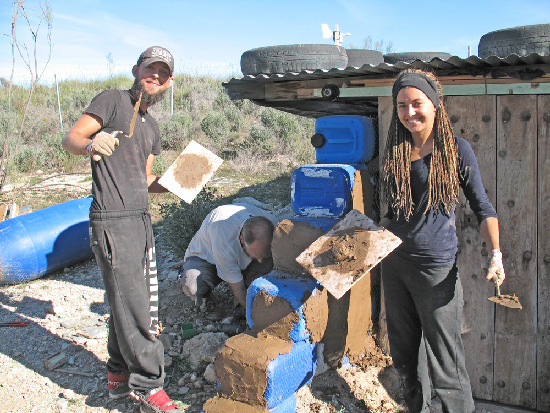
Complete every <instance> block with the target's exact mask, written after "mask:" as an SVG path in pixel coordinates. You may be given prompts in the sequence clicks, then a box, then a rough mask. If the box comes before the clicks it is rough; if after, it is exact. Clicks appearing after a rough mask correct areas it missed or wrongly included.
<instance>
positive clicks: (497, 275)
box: [486, 250, 506, 287]
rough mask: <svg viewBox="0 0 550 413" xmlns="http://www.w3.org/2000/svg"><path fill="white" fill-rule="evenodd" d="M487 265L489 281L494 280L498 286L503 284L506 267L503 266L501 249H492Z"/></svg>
mask: <svg viewBox="0 0 550 413" xmlns="http://www.w3.org/2000/svg"><path fill="white" fill-rule="evenodd" d="M487 264H488V266H487V276H486V278H487V281H492V282H494V283H495V285H497V286H499V287H500V286H501V285H502V282H503V281H504V278H506V275H504V267H503V266H502V253H501V252H500V250H492V251H491V255H490V256H489V260H488V263H487Z"/></svg>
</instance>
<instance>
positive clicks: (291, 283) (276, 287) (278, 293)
mask: <svg viewBox="0 0 550 413" xmlns="http://www.w3.org/2000/svg"><path fill="white" fill-rule="evenodd" d="M320 289H322V286H321V284H320V283H319V282H318V281H316V280H315V279H314V278H311V277H295V276H293V275H289V274H286V273H284V272H279V271H271V272H270V273H269V274H267V275H264V276H263V277H259V278H257V279H255V280H254V281H253V282H252V284H250V287H248V290H247V294H246V322H247V324H248V326H249V327H250V328H253V327H254V321H253V320H252V307H253V304H254V299H255V298H256V296H257V295H258V294H259V293H264V294H266V295H269V296H271V297H281V298H284V299H285V300H286V301H288V302H289V304H290V306H291V307H292V309H293V310H296V312H297V313H298V321H297V322H296V323H295V324H294V326H293V327H292V330H291V331H290V333H289V335H288V338H290V339H291V340H292V341H294V342H298V341H303V340H308V339H309V337H310V333H309V331H308V329H307V326H306V320H305V318H304V310H303V307H302V306H303V302H302V300H303V298H304V296H305V295H306V293H308V294H310V295H315V294H317V293H318V291H319V290H320Z"/></svg>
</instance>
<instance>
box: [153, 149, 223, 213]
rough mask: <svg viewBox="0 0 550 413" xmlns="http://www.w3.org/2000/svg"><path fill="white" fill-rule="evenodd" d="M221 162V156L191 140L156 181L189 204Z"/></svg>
mask: <svg viewBox="0 0 550 413" xmlns="http://www.w3.org/2000/svg"><path fill="white" fill-rule="evenodd" d="M222 162H223V160H222V158H220V157H219V156H217V155H215V154H214V153H213V152H211V151H209V150H208V149H206V148H205V147H204V146H202V145H200V144H199V143H197V142H195V141H191V142H189V145H187V147H186V148H185V149H184V150H183V151H182V152H181V153H180V154H179V155H178V157H177V158H176V160H175V161H174V162H173V163H172V165H170V166H169V167H168V169H167V170H166V172H164V174H163V175H162V176H161V177H160V179H159V181H158V182H159V184H160V185H162V186H163V187H165V188H166V189H168V190H169V191H170V192H172V193H173V194H175V195H177V196H178V197H180V198H181V199H183V200H184V201H185V202H187V203H188V204H190V203H191V202H193V199H195V197H196V196H197V194H198V193H199V192H200V191H201V189H202V188H203V186H204V185H205V184H206V183H207V182H208V181H209V180H210V178H211V177H212V175H214V172H216V170H217V169H218V168H219V167H220V165H221V164H222Z"/></svg>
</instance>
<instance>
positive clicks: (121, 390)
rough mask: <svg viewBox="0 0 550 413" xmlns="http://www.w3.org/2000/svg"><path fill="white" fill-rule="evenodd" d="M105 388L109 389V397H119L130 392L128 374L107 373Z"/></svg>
mask: <svg viewBox="0 0 550 413" xmlns="http://www.w3.org/2000/svg"><path fill="white" fill-rule="evenodd" d="M107 378H108V381H107V388H108V389H109V398H110V399H120V398H121V397H126V396H128V395H129V394H130V392H131V390H130V387H129V386H128V378H129V377H128V375H127V374H125V373H116V374H115V373H107Z"/></svg>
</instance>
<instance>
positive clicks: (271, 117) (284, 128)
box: [260, 108, 302, 142]
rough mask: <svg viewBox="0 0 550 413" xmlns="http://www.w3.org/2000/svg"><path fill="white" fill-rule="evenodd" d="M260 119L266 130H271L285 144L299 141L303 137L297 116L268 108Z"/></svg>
mask: <svg viewBox="0 0 550 413" xmlns="http://www.w3.org/2000/svg"><path fill="white" fill-rule="evenodd" d="M260 119H261V121H262V124H263V125H264V126H265V127H266V128H269V129H271V130H272V131H273V132H274V133H275V135H276V136H278V137H279V138H280V139H282V140H283V141H285V142H289V141H291V140H294V139H298V138H300V137H301V135H302V130H301V128H300V127H299V124H298V121H297V119H296V116H295V115H291V114H288V113H285V112H281V111H278V110H275V109H271V108H267V109H266V110H264V111H263V112H262V114H261V115H260Z"/></svg>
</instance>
